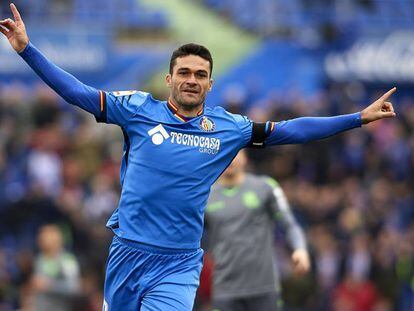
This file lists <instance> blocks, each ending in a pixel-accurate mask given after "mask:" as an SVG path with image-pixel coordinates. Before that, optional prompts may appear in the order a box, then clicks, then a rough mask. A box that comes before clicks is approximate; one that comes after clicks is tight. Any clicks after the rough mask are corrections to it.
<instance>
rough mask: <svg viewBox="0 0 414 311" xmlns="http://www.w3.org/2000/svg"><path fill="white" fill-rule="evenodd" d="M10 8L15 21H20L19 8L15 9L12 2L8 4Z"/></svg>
mask: <svg viewBox="0 0 414 311" xmlns="http://www.w3.org/2000/svg"><path fill="white" fill-rule="evenodd" d="M10 9H11V11H12V13H13V17H14V20H15V21H16V22H22V17H21V16H20V13H19V10H17V7H16V6H15V5H14V3H11V4H10Z"/></svg>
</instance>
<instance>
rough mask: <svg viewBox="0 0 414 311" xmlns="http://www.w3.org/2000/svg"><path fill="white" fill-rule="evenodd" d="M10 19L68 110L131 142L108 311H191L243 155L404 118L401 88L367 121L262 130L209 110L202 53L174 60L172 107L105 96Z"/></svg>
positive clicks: (5, 28)
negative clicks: (207, 242) (209, 233)
mask: <svg viewBox="0 0 414 311" xmlns="http://www.w3.org/2000/svg"><path fill="white" fill-rule="evenodd" d="M11 10H12V12H13V16H14V20H12V19H10V18H8V19H5V20H2V21H0V25H1V26H2V27H0V31H1V32H2V33H3V34H4V35H5V36H6V37H7V39H8V40H9V42H10V44H11V46H12V47H13V48H14V50H15V51H16V52H18V53H19V55H20V56H21V57H22V58H23V59H24V60H25V61H26V62H27V64H28V65H29V66H30V67H31V68H32V69H33V70H34V71H35V72H36V73H37V74H38V75H39V76H40V77H41V78H42V79H43V80H44V81H45V82H46V83H47V84H48V85H49V86H50V87H51V88H52V89H54V90H55V91H56V92H57V93H58V94H59V95H60V96H61V97H62V98H64V99H65V100H66V101H67V102H68V103H70V104H73V105H77V106H79V107H81V108H82V109H84V110H86V111H88V112H90V113H92V114H93V115H94V116H95V117H96V119H97V120H98V121H99V122H105V123H112V124H117V125H119V126H120V127H121V129H122V131H123V133H124V137H125V144H124V154H123V158H122V164H121V185H122V192H121V198H120V202H119V205H118V208H117V209H116V210H115V212H114V213H113V215H112V216H111V218H110V219H109V221H108V224H107V226H108V227H109V228H111V229H112V230H113V232H114V234H115V237H114V240H113V243H112V245H111V247H110V251H109V259H108V265H107V271H106V280H105V293H104V296H105V301H104V306H105V308H106V309H107V310H108V309H109V310H145V311H147V310H163V311H165V310H191V308H192V305H193V300H194V296H195V292H196V289H197V286H198V283H199V274H200V270H201V267H202V256H203V251H202V250H201V249H200V239H201V235H202V230H203V214H204V208H205V206H206V203H207V199H208V195H209V191H210V186H211V185H212V184H213V183H214V181H215V180H216V179H217V178H218V177H219V176H220V174H221V173H222V172H223V171H224V170H225V168H226V167H227V166H228V165H229V164H230V162H231V161H232V159H233V158H234V157H235V156H236V155H237V153H238V152H239V150H240V149H242V148H245V147H249V146H251V147H262V146H264V145H278V144H295V143H303V142H307V141H311V140H316V139H321V138H324V137H328V136H331V135H334V134H336V133H339V132H342V131H345V130H348V129H352V128H355V127H359V126H361V125H362V124H366V123H369V122H372V121H375V120H378V119H383V118H390V117H394V116H395V113H394V111H393V107H392V104H391V103H389V102H386V100H387V99H388V98H389V97H390V96H391V94H392V93H394V91H395V88H394V89H392V90H390V91H388V93H386V94H384V95H383V96H382V97H381V98H380V99H378V100H377V101H375V102H374V103H373V104H371V105H370V106H368V107H367V108H365V109H364V110H363V111H362V112H357V113H354V114H349V115H341V116H336V117H330V118H299V119H294V120H289V121H282V122H278V123H275V122H266V123H255V122H253V121H251V120H249V119H247V118H245V117H242V116H239V115H233V114H230V113H228V112H227V111H225V110H224V109H223V108H220V107H217V108H214V109H210V108H207V107H205V105H204V102H205V98H206V94H207V92H209V91H210V90H211V87H212V79H211V74H212V68H213V60H212V57H211V55H210V52H209V51H208V50H207V49H206V48H205V47H203V46H200V45H196V44H186V45H184V46H182V47H180V48H178V49H177V50H175V51H174V52H173V54H172V56H171V61H170V72H169V74H168V75H167V77H166V84H167V86H168V87H169V88H170V97H169V99H168V101H158V100H155V99H153V98H152V96H151V95H150V94H148V93H144V92H138V91H128V92H105V91H99V90H96V89H95V88H92V87H90V86H87V85H85V84H83V83H81V82H80V81H79V80H77V79H76V78H74V77H73V76H72V75H70V74H68V73H67V72H65V71H64V70H62V69H60V68H59V67H57V66H56V65H54V64H53V63H51V62H50V61H49V60H48V59H47V58H46V57H45V56H44V55H43V54H42V53H41V52H40V51H39V50H37V49H36V47H35V46H34V45H33V44H32V43H31V42H30V41H29V38H28V36H27V33H26V30H25V25H24V23H23V20H22V18H21V16H20V14H19V12H18V10H17V8H16V7H15V6H14V5H13V4H11Z"/></svg>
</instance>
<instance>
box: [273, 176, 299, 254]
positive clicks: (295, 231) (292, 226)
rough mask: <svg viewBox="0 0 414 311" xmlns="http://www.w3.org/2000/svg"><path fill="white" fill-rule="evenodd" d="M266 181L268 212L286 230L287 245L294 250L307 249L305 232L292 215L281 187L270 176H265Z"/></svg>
mask: <svg viewBox="0 0 414 311" xmlns="http://www.w3.org/2000/svg"><path fill="white" fill-rule="evenodd" d="M266 183H267V184H268V186H269V187H270V189H269V196H270V200H269V209H270V214H271V215H272V216H273V218H274V219H275V221H276V222H277V223H278V224H280V225H281V226H282V228H283V229H284V231H285V232H286V237H287V241H288V243H289V246H290V247H291V248H292V249H294V250H296V249H307V245H306V238H305V234H304V233H303V231H302V229H301V228H300V226H299V224H298V223H297V222H296V219H295V217H294V216H293V213H292V211H291V209H290V205H289V202H288V200H287V198H286V195H285V193H284V191H283V189H282V188H281V187H280V185H279V183H278V182H277V181H276V180H274V179H272V178H270V177H266Z"/></svg>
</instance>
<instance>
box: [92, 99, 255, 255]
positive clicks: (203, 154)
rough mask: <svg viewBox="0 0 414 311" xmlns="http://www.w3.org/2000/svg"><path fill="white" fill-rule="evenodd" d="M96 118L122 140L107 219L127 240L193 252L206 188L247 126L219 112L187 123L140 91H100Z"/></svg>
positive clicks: (246, 137)
mask: <svg viewBox="0 0 414 311" xmlns="http://www.w3.org/2000/svg"><path fill="white" fill-rule="evenodd" d="M105 96H106V101H105V105H106V107H104V108H103V109H102V115H100V116H99V117H98V119H99V120H100V121H103V122H107V123H112V124H117V125H119V126H120V127H121V128H122V131H123V133H124V136H125V146H124V155H123V159H122V165H121V184H122V193H121V199H120V202H119V207H118V209H117V210H116V211H115V212H114V214H113V215H112V217H111V218H110V220H109V222H108V226H109V227H111V228H112V229H113V230H114V231H115V233H116V234H117V235H118V236H120V237H122V238H126V239H131V240H136V241H140V242H143V243H148V244H152V245H157V246H164V247H171V248H198V247H199V243H200V238H201V234H202V227H203V213H204V208H205V206H206V202H207V199H208V195H209V192H210V186H211V185H212V184H213V183H214V181H215V180H216V179H217V178H218V177H219V175H220V174H221V173H222V172H223V170H224V169H225V168H226V167H227V166H228V165H229V163H230V162H231V160H232V159H233V158H234V157H235V155H236V154H237V152H238V151H239V150H240V149H241V148H243V147H245V146H246V145H247V144H248V143H249V141H250V137H251V128H252V125H251V121H250V120H248V119H247V118H243V117H240V116H237V115H232V114H230V113H228V112H226V111H225V110H224V109H222V108H219V107H217V108H214V109H210V108H206V109H205V110H204V111H203V112H202V113H200V115H199V116H198V117H195V118H193V119H190V120H186V119H184V118H183V117H182V116H180V115H178V114H176V113H174V111H175V109H176V108H175V107H174V106H173V105H172V104H171V103H167V102H162V101H158V100H155V99H153V98H152V97H151V95H149V94H147V93H143V92H129V93H128V92H118V93H117V92H114V93H105Z"/></svg>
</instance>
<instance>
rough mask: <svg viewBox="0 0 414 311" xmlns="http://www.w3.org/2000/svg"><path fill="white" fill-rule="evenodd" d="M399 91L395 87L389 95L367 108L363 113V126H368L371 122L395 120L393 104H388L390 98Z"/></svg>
mask: <svg viewBox="0 0 414 311" xmlns="http://www.w3.org/2000/svg"><path fill="white" fill-rule="evenodd" d="M396 90H397V88H396V87H393V88H392V89H391V90H389V91H388V92H387V93H385V94H384V95H382V96H381V97H380V98H378V99H377V100H376V101H375V102H373V103H372V104H371V105H369V106H368V107H367V108H365V109H364V110H362V111H361V121H362V124H368V123H370V122H373V121H376V120H380V119H385V118H393V117H395V116H396V114H395V112H394V107H393V106H392V103H390V102H388V101H387V100H388V98H389V97H390V96H391V95H392V94H393V93H394V92H395V91H396Z"/></svg>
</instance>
